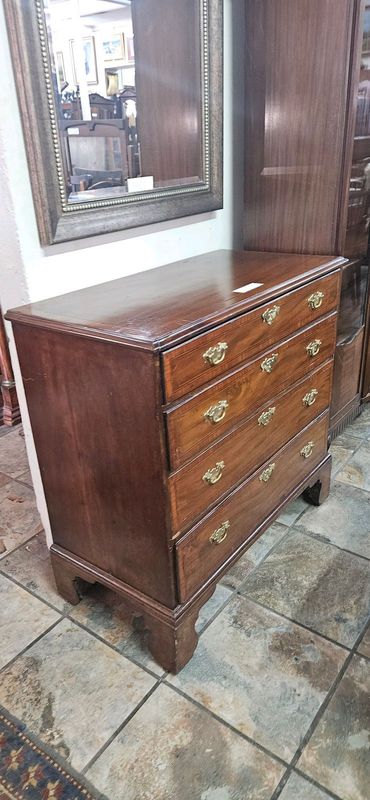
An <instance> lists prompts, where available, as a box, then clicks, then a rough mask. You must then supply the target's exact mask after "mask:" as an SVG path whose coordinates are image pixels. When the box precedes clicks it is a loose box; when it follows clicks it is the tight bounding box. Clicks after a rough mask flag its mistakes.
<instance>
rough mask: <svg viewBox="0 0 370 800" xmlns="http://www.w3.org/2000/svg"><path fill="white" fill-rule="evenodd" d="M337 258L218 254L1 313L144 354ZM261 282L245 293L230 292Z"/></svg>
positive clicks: (324, 269)
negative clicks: (111, 342)
mask: <svg viewBox="0 0 370 800" xmlns="http://www.w3.org/2000/svg"><path fill="white" fill-rule="evenodd" d="M344 263H346V260H345V259H343V258H333V257H331V256H329V257H328V258H326V257H324V256H297V255H291V254H290V255H285V254H276V253H245V252H237V251H229V250H218V251H215V252H213V253H206V254H205V255H202V256H197V257H195V258H189V259H186V260H185V261H179V262H177V263H175V264H169V265H166V266H163V267H158V268H157V269H152V270H149V271H148V272H140V273H138V274H136V275H130V276H128V277H126V278H120V279H119V280H116V281H110V282H109V283H104V284H100V285H98V286H90V287H87V288H86V289H80V290H79V291H77V292H71V293H69V294H66V295H62V296H60V297H54V298H52V299H50V300H42V301H40V302H38V303H32V304H31V305H28V306H22V307H21V308H19V309H13V310H12V311H10V312H8V314H7V319H11V320H14V321H17V320H18V321H23V322H26V323H27V325H36V326H37V327H44V328H46V329H48V330H50V329H57V330H62V331H63V332H68V331H69V332H74V333H78V334H79V335H80V336H88V337H91V338H93V337H96V338H103V339H104V340H107V339H111V340H113V341H116V342H120V343H122V344H131V345H132V346H136V347H140V348H149V349H153V348H154V349H159V348H165V347H170V346H173V345H174V344H177V343H179V342H180V341H185V340H186V339H188V338H189V336H190V335H194V334H196V333H202V332H204V331H206V330H209V329H210V328H211V327H212V326H213V325H216V324H217V323H220V322H225V321H226V320H229V319H232V318H233V317H235V316H236V315H237V314H241V313H242V312H243V311H247V310H250V309H253V308H255V307H256V306H259V305H261V304H262V303H264V302H267V301H269V300H270V299H271V298H274V297H275V296H276V295H277V294H282V293H284V292H288V291H290V290H291V289H295V288H297V287H299V286H301V285H302V281H303V282H304V283H306V282H308V281H310V280H313V279H314V278H319V277H321V276H322V275H326V274H328V273H329V272H331V271H332V270H333V269H335V268H337V267H339V266H341V265H342V264H344ZM251 282H255V283H258V284H261V285H260V286H258V287H256V288H255V289H253V290H252V291H251V292H247V293H246V294H239V293H236V292H235V290H236V289H237V288H238V287H241V286H245V285H246V284H248V283H251Z"/></svg>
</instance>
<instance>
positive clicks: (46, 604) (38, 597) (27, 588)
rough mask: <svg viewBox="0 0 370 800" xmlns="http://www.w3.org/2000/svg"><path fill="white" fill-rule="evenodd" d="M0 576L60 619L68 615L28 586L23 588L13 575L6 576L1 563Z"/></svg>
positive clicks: (67, 611)
mask: <svg viewBox="0 0 370 800" xmlns="http://www.w3.org/2000/svg"><path fill="white" fill-rule="evenodd" d="M30 541H31V540H30ZM0 575H2V576H3V577H4V578H7V579H8V580H9V581H10V582H11V583H14V584H15V585H16V586H18V587H19V588H20V589H23V591H25V592H28V594H31V595H32V597H35V598H36V600H39V602H40V603H43V604H44V605H45V606H48V607H49V608H52V609H53V611H57V612H58V614H60V616H61V617H65V616H66V615H67V614H68V613H69V609H67V610H66V611H61V610H60V608H58V607H57V606H54V605H53V604H52V603H50V602H49V600H45V599H44V598H43V597H40V595H39V594H36V592H34V591H33V589H30V588H29V587H28V586H24V584H23V583H20V582H19V581H18V580H17V578H14V577H13V575H8V573H7V572H5V571H4V570H3V569H1V561H0ZM64 602H65V603H66V602H67V600H65V601H64Z"/></svg>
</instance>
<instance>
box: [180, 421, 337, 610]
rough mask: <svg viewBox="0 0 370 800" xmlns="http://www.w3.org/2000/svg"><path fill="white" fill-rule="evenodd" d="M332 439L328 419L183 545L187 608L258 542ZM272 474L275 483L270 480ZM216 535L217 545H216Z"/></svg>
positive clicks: (312, 427)
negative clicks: (236, 554) (245, 547)
mask: <svg viewBox="0 0 370 800" xmlns="http://www.w3.org/2000/svg"><path fill="white" fill-rule="evenodd" d="M327 434H328V414H327V413H326V414H325V415H324V416H323V417H322V418H321V419H320V420H319V421H315V422H314V423H312V425H310V426H308V428H305V430H304V431H303V432H302V433H300V434H299V435H298V436H297V437H295V438H294V439H293V440H292V441H291V442H290V443H289V444H288V445H287V446H286V447H285V448H284V449H283V450H280V451H279V452H278V453H276V454H275V455H274V456H272V457H271V460H270V461H269V462H266V464H264V465H263V467H261V469H260V470H258V472H257V473H256V474H254V475H253V476H252V477H251V478H250V479H248V480H247V481H246V482H245V483H243V484H242V485H241V486H240V487H239V488H238V489H236V490H235V491H234V492H233V493H232V494H231V495H229V496H228V498H227V499H226V500H224V502H223V503H221V504H220V505H219V506H217V508H216V509H215V510H214V511H213V512H211V514H209V515H208V516H207V517H206V519H205V520H203V521H202V522H201V523H200V524H199V525H198V526H197V527H196V528H193V529H192V530H191V531H189V532H188V533H187V534H186V535H185V537H184V538H183V539H181V541H179V542H178V544H177V546H176V556H177V565H178V576H179V592H180V600H181V601H182V602H183V601H184V600H186V599H187V598H189V597H191V595H192V594H194V592H195V591H196V589H197V588H198V587H199V586H200V585H202V583H204V580H205V579H206V578H207V577H208V576H210V575H212V574H213V573H214V572H215V570H216V569H217V568H218V567H220V565H221V564H222V563H223V562H224V561H225V560H226V559H227V558H228V557H229V556H230V554H231V553H232V552H233V551H234V550H236V548H237V547H238V546H240V545H241V544H242V543H243V541H246V540H247V539H248V538H249V536H253V532H254V529H255V527H256V526H257V525H258V521H259V520H260V519H261V518H263V517H266V516H268V515H269V514H270V513H271V512H272V510H273V508H274V507H275V506H277V505H279V503H281V501H282V499H283V497H284V495H285V494H287V493H288V492H289V491H290V489H291V488H292V487H293V486H294V484H295V483H299V482H300V481H302V480H303V479H304V477H305V475H306V474H308V473H309V472H310V471H311V470H312V468H313V467H314V466H316V465H317V464H318V463H319V462H320V461H321V460H322V459H323V457H324V456H325V453H326V451H327ZM309 442H310V443H311V442H312V443H313V450H312V452H311V455H310V456H308V457H307V458H305V457H304V456H303V455H302V449H303V447H305V446H306V445H308V443H309ZM269 473H270V477H267V476H268V474H269ZM263 478H265V480H264V479H263ZM212 535H213V537H214V539H216V541H214V540H213V541H211V537H212ZM217 539H219V541H217Z"/></svg>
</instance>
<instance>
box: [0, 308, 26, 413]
mask: <svg viewBox="0 0 370 800" xmlns="http://www.w3.org/2000/svg"><path fill="white" fill-rule="evenodd" d="M20 421H21V414H20V410H19V403H18V397H17V390H16V388H15V381H14V374H13V368H12V363H11V360H10V352H9V345H8V339H7V335H6V331H5V325H4V320H3V315H2V311H1V308H0V425H8V426H9V427H11V426H12V425H17V423H18V422H20Z"/></svg>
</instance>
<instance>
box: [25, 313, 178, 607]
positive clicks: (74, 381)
mask: <svg viewBox="0 0 370 800" xmlns="http://www.w3.org/2000/svg"><path fill="white" fill-rule="evenodd" d="M15 336H16V342H17V350H18V354H19V359H20V365H21V370H22V376H23V383H24V387H25V391H26V397H27V403H28V408H29V411H30V417H31V421H32V430H33V434H34V437H35V444H36V450H37V455H38V459H39V464H40V469H41V475H42V480H43V485H44V489H45V495H46V501H47V506H48V511H49V515H50V523H51V527H52V531H53V541H54V543H55V544H57V545H59V546H61V547H63V548H65V549H66V550H68V551H69V552H70V553H73V554H74V555H76V556H79V557H80V558H82V559H86V560H87V561H89V562H90V563H91V564H94V565H96V566H99V567H100V568H101V569H102V570H104V571H105V572H108V573H110V574H111V575H114V576H115V577H116V578H117V579H119V580H121V581H124V582H126V583H129V584H131V586H133V587H135V588H137V589H139V590H140V591H142V592H145V593H146V594H147V595H149V596H150V597H152V598H154V599H155V600H158V601H160V602H162V603H163V604H164V605H166V606H169V607H173V606H174V603H175V589H174V576H173V569H172V555H171V552H170V551H169V549H168V544H167V538H166V508H167V497H166V488H165V484H164V480H163V471H164V469H165V454H164V443H163V430H162V421H161V414H160V411H159V410H158V409H160V396H159V395H160V370H159V363H158V358H155V357H153V356H152V355H151V354H150V353H145V352H140V351H137V350H131V349H127V351H126V352H125V354H124V357H123V352H122V348H120V347H117V346H116V345H114V344H111V343H109V342H108V343H105V342H99V341H90V340H88V339H82V338H79V337H75V336H70V335H61V334H59V333H53V332H50V331H49V332H48V331H43V330H38V329H35V328H29V327H27V326H23V325H15ZM154 497H155V502H153V498H154Z"/></svg>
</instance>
